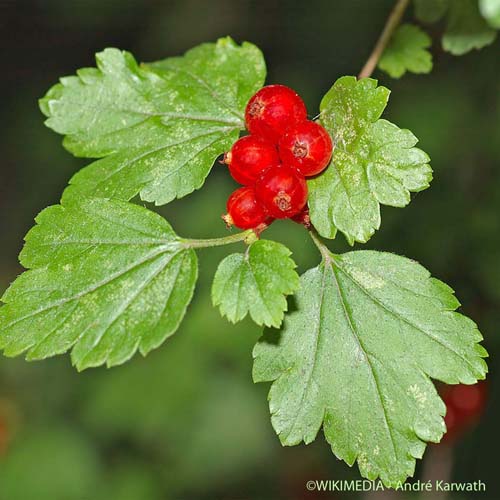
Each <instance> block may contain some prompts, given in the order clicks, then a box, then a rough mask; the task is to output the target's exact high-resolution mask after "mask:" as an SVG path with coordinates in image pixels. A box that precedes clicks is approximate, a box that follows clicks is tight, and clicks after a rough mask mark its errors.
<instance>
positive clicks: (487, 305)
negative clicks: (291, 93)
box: [0, 0, 500, 500]
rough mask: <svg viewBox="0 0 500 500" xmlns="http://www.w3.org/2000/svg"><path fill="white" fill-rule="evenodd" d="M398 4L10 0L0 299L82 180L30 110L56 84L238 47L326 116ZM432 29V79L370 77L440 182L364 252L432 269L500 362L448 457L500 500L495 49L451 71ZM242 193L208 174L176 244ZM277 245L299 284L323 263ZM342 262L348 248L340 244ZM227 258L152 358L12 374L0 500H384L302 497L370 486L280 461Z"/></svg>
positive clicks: (5, 3) (312, 451)
mask: <svg viewBox="0 0 500 500" xmlns="http://www.w3.org/2000/svg"><path fill="white" fill-rule="evenodd" d="M392 3H393V2H392V0H339V1H336V0H309V1H304V0H286V1H285V0H281V1H280V0H266V1H251V0H243V1H239V0H210V1H204V0H172V1H160V0H73V1H71V2H68V1H67V0H31V1H29V0H0V50H1V55H2V71H1V77H0V87H1V96H2V104H1V106H0V130H1V133H0V238H1V247H0V288H1V289H2V290H3V289H4V288H5V287H6V286H7V285H8V284H9V283H10V282H11V281H12V280H14V278H15V277H16V275H17V274H18V273H20V272H21V268H20V266H19V264H18V261H17V254H18V252H19V251H20V249H21V247H22V238H23V236H24V234H25V233H26V231H27V230H28V229H29V228H30V227H31V226H32V225H33V218H34V216H35V215H36V214H37V213H38V212H39V211H40V210H41V209H42V208H44V207H45V206H47V205H50V204H54V203H57V202H58V200H59V196H60V193H61V192H62V190H63V188H64V187H65V185H66V183H67V181H68V179H69V177H70V176H71V175H72V174H73V173H74V172H75V171H76V170H77V169H78V168H80V167H82V166H83V165H84V164H85V161H82V160H77V159H74V158H72V157H71V156H70V155H69V154H68V153H66V152H65V151H64V150H63V149H62V147H61V144H60V141H61V138H60V137H58V136H56V135H55V134H54V133H52V132H51V131H49V130H48V129H47V128H45V127H44V126H43V117H42V115H41V113H40V112H39V111H38V107H37V99H38V98H39V97H41V96H42V95H43V94H44V93H45V91H46V90H47V89H48V88H49V87H50V86H51V85H52V84H53V83H55V82H56V80H57V78H58V77H60V76H62V75H66V74H71V73H73V72H74V71H75V70H76V69H77V68H79V67H82V66H92V65H94V59H93V54H94V53H95V52H97V51H99V50H101V49H102V48H104V47H107V46H115V47H120V48H123V49H127V50H130V51H132V52H133V53H134V54H135V55H136V57H137V58H138V59H139V60H142V61H152V60H156V59H160V58H164V57H166V56H169V55H178V54H180V53H182V52H184V51H185V50H187V49H189V48H190V47H192V46H193V45H196V44H198V43H201V42H204V41H213V40H215V39H216V38H218V37H220V36H225V35H231V36H232V37H233V38H235V39H236V40H237V41H243V40H249V41H252V42H254V43H255V44H257V45H258V46H259V47H260V48H261V49H262V50H263V51H264V54H265V56H266V59H267V64H268V69H269V75H268V82H270V83H278V82H279V83H284V84H286V85H289V86H291V87H293V88H295V89H296V90H297V91H298V92H299V93H301V94H302V95H303V96H304V98H305V100H306V103H307V104H308V108H309V112H310V114H311V115H315V114H316V113H317V107H318V103H319V100H320V98H321V96H322V95H323V94H324V93H325V92H326V90H328V88H329V86H330V85H331V84H332V83H333V81H334V80H335V79H336V78H337V77H339V76H341V75H344V74H357V72H358V71H359V69H360V68H361V66H362V64H363V62H364V60H365V59H366V57H367V55H368V54H369V51H370V50H371V47H372V45H373V43H374V42H375V40H376V38H377V37H378V34H379V32H380V30H381V28H382V26H383V24H384V22H385V18H386V16H387V14H388V12H389V10H390V8H391V6H392ZM407 15H408V17H409V18H410V17H411V9H410V11H409V12H408V14H407ZM440 31H441V27H440V26H435V27H432V29H431V34H432V35H433V38H434V44H433V53H434V56H435V69H434V71H433V72H432V74H431V75H429V76H411V75H410V76H405V77H404V78H403V79H402V80H401V81H396V80H391V79H390V78H389V77H387V76H386V75H384V74H381V73H379V72H376V74H375V76H376V77H377V78H379V80H380V82H381V83H382V84H384V85H386V86H388V87H389V88H390V89H391V90H392V96H391V100H390V104H389V106H388V109H387V112H386V115H385V116H386V118H388V119H389V120H392V121H394V122H395V123H397V124H398V125H399V126H401V127H407V128H409V129H411V130H412V131H413V132H414V133H415V134H416V135H417V137H419V138H420V146H421V147H422V148H423V149H424V150H425V151H427V152H428V153H429V154H430V156H431V158H432V166H433V168H434V171H435V180H434V182H433V184H432V187H431V189H429V190H428V191H425V192H423V193H420V194H418V195H417V196H415V197H414V200H413V202H412V203H411V205H410V206H409V207H408V208H406V209H405V210H401V209H393V208H383V209H382V212H383V213H382V222H383V223H382V229H381V230H380V231H379V232H377V234H376V235H375V236H374V237H373V238H372V240H371V241H370V242H369V244H368V245H366V246H368V247H370V248H377V249H380V250H387V251H391V252H396V253H399V254H402V255H406V256H408V257H412V258H415V259H417V260H418V261H420V262H421V263H422V264H423V265H425V266H426V267H427V268H428V269H429V270H431V271H432V273H433V274H434V275H435V276H437V277H438V278H440V279H443V280H444V281H446V282H447V283H449V284H450V285H451V286H452V287H453V288H454V289H455V290H456V291H457V295H458V297H459V298H460V300H461V301H462V303H463V308H462V310H463V311H464V312H465V313H466V314H468V315H470V316H471V317H472V318H473V319H474V320H475V321H476V322H478V323H479V325H480V328H481V330H482V332H483V334H484V336H485V339H486V340H485V345H486V347H487V349H488V350H489V352H490V356H491V357H490V371H491V374H490V377H489V389H490V391H489V394H490V396H489V401H488V407H487V410H486V413H485V414H484V416H483V418H482V420H481V422H480V425H478V426H477V427H476V428H475V429H473V430H472V431H471V432H470V433H469V434H468V435H467V436H465V437H464V438H463V439H462V440H461V441H460V442H459V443H458V444H457V445H456V446H455V447H454V449H453V455H454V460H453V471H452V479H453V480H454V481H473V480H476V479H481V480H483V481H485V482H486V483H487V492H486V493H482V494H479V495H478V498H491V499H498V498H500V486H499V480H498V447H499V445H500V439H499V435H500V434H499V431H498V421H497V419H498V418H499V416H500V408H499V407H500V401H499V398H498V394H497V393H498V389H497V386H498V378H497V372H498V369H497V367H498V359H499V357H498V351H499V349H500V342H499V338H500V337H499V335H498V325H499V324H500V309H499V304H500V255H499V251H498V248H499V246H500V217H499V215H500V162H499V157H500V111H499V104H500V83H499V82H500V78H499V76H500V58H499V57H498V56H499V47H500V43H499V41H498V40H497V42H496V43H495V44H494V45H493V46H490V47H488V48H486V49H484V50H482V51H480V52H473V53H470V54H468V55H467V56H464V57H461V58H456V57H453V56H451V55H449V54H445V53H443V52H442V51H441V49H440V46H439V34H440ZM232 189H234V184H233V183H232V181H231V180H230V178H229V176H228V175H227V173H226V172H225V171H224V169H222V168H220V167H219V168H218V167H215V168H214V171H213V173H212V174H211V175H210V177H209V179H208V181H207V183H206V185H205V188H204V189H203V190H201V191H198V192H196V193H194V194H193V195H191V196H189V197H188V198H187V199H183V200H180V201H176V202H174V203H171V204H170V205H168V206H166V207H163V208H161V209H160V211H161V213H162V214H163V215H165V216H166V217H167V218H168V220H169V221H170V222H171V223H172V224H173V226H174V228H175V229H176V230H177V232H178V233H179V234H181V235H183V236H190V237H210V236H214V235H217V234H220V235H224V234H225V231H226V230H225V228H224V226H223V223H222V221H221V220H220V214H221V213H222V212H223V211H224V206H225V200H226V198H227V196H228V194H229V193H230V192H231V190H232ZM267 237H269V238H273V237H275V238H279V239H281V241H283V242H284V243H285V244H287V245H288V246H289V247H290V248H291V249H292V250H293V252H294V258H295V260H296V261H297V263H298V264H299V268H300V270H301V271H304V270H305V269H307V268H308V267H311V266H312V265H315V264H316V263H317V261H318V255H317V253H316V251H315V250H314V249H313V248H312V246H311V244H310V243H309V241H308V238H307V235H306V234H305V232H304V231H303V230H302V228H300V227H299V226H297V225H294V224H293V223H291V222H282V223H279V224H275V225H274V226H273V227H272V228H271V230H269V233H268V236H267ZM331 247H332V248H334V249H335V250H345V249H347V246H346V244H345V241H344V240H343V238H342V237H341V236H339V237H338V238H337V240H336V241H334V242H333V243H332V245H331ZM357 247H361V245H357ZM231 250H233V251H234V249H227V248H223V249H213V250H204V251H203V252H202V253H201V254H200V275H201V276H200V280H199V285H198V288H197V293H196V296H195V299H194V301H193V303H192V305H191V306H190V308H189V311H188V314H187V317H186V320H185V321H184V323H183V324H182V326H181V328H180V329H179V331H178V332H177V334H176V335H175V336H174V337H173V338H172V339H171V340H169V341H167V342H166V343H165V344H164V345H163V346H162V347H161V348H159V349H158V350H157V351H156V352H154V353H152V354H151V355H149V356H148V357H147V358H145V359H143V358H141V357H139V356H136V357H135V359H134V360H133V361H132V362H130V363H128V364H126V365H125V366H121V367H118V368H113V369H111V370H107V369H104V368H99V369H93V370H89V371H86V372H84V373H82V374H77V373H76V371H75V370H74V369H72V367H71V366H70V361H69V357H68V356H64V357H59V358H55V359H50V360H47V361H43V362H37V363H26V362H25V361H23V360H17V359H5V358H0V423H2V422H3V427H5V430H4V431H2V425H0V500H87V499H92V500H101V499H102V500H105V499H106V500H109V499H114V500H168V499H182V500H184V499H194V500H196V499H200V500H202V499H238V500H246V499H276V500H279V499H301V498H356V497H363V495H364V498H375V497H377V498H380V497H381V495H378V496H377V495H373V494H362V493H360V494H355V493H339V492H337V493H331V494H330V493H316V494H314V493H308V492H307V491H306V488H305V482H306V480H308V479H348V478H358V477H359V476H358V472H357V469H356V468H353V469H350V468H349V467H347V466H346V465H345V464H344V463H343V462H340V461H338V460H337V459H336V458H335V457H334V456H333V455H332V454H331V452H330V451H329V448H328V446H327V445H326V444H325V442H324V440H323V437H322V436H321V435H320V436H319V437H318V439H317V441H316V442H315V443H314V444H312V445H309V446H298V447H294V448H281V446H280V444H279V441H278V439H277V437H276V436H275V435H274V433H273V430H272V428H271V424H270V420H269V416H268V409H267V402H266V394H267V390H268V387H267V386H265V385H258V386H256V385H254V384H253V383H252V380H251V362H252V360H251V350H252V346H253V344H254V343H255V341H256V339H257V338H258V336H259V335H260V332H259V328H257V327H256V326H254V325H253V324H252V323H251V322H249V321H246V322H243V323H240V324H238V325H236V326H234V325H230V324H228V323H227V322H226V321H225V320H223V319H221V318H220V317H219V313H218V311H217V310H214V309H213V308H212V306H211V303H210V295H209V293H210V283H211V279H212V277H213V274H214V271H215V268H216V265H217V263H218V262H219V261H220V260H221V258H222V257H223V256H224V255H225V254H226V253H227V252H228V251H231ZM2 436H3V437H2ZM5 437H6V439H5ZM424 462H425V460H424ZM421 475H422V464H419V465H418V466H417V475H416V477H421ZM385 495H386V496H385V497H387V498H388V497H389V496H390V497H391V498H403V497H402V495H401V494H398V495H397V496H394V495H392V496H391V495H388V493H386V494H385ZM473 497H474V495H473V494H470V493H467V494H466V496H463V497H462V498H473ZM428 498H430V496H428ZM453 498H460V496H454V497H453Z"/></svg>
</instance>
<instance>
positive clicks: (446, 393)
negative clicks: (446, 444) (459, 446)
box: [442, 382, 486, 441]
mask: <svg viewBox="0 0 500 500" xmlns="http://www.w3.org/2000/svg"><path fill="white" fill-rule="evenodd" d="M442 398H443V401H444V402H445V404H446V417H445V424H446V428H447V433H446V435H445V438H446V441H453V440H455V439H457V438H458V437H460V436H461V435H462V434H463V433H464V432H465V431H466V430H467V429H469V428H470V427H471V426H473V425H474V424H475V423H476V422H477V420H478V419H479V417H480V416H481V414H482V413H483V411H484V408H485V406H486V384H485V383H484V382H478V383H477V384H474V385H465V384H457V385H453V386H450V387H446V389H444V390H443V391H442Z"/></svg>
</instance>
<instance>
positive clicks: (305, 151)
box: [279, 120, 333, 177]
mask: <svg viewBox="0 0 500 500" xmlns="http://www.w3.org/2000/svg"><path fill="white" fill-rule="evenodd" d="M332 151H333V143H332V139H331V137H330V134H329V133H328V132H327V131H326V130H325V129H324V128H323V127H322V126H321V125H320V124H319V123H316V122H313V121H309V120H305V121H302V122H300V123H296V124H295V125H292V126H291V127H290V128H289V129H288V130H287V131H286V132H285V134H284V135H283V137H282V138H281V139H280V141H279V154H280V157H281V161H282V162H283V163H284V164H285V165H290V166H292V167H295V168H296V169H297V170H299V171H300V172H301V173H302V175H305V176H306V177H309V176H311V175H317V174H319V173H320V172H322V171H323V170H324V169H325V168H326V167H327V166H328V163H330V158H331V157H332Z"/></svg>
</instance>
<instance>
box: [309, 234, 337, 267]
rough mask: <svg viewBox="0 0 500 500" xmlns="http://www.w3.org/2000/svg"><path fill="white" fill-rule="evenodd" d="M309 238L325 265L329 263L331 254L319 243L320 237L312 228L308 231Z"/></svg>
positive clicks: (321, 242)
mask: <svg viewBox="0 0 500 500" xmlns="http://www.w3.org/2000/svg"><path fill="white" fill-rule="evenodd" d="M309 236H310V237H311V239H312V240H313V243H314V244H315V245H316V248H317V249H318V250H319V251H320V253H321V257H322V259H323V261H324V262H325V263H328V262H331V260H332V253H331V252H330V250H329V248H328V247H327V246H326V245H325V244H324V243H323V241H321V237H320V235H319V234H318V232H317V231H316V229H314V228H312V227H311V228H310V229H309Z"/></svg>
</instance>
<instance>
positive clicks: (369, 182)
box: [308, 76, 432, 244]
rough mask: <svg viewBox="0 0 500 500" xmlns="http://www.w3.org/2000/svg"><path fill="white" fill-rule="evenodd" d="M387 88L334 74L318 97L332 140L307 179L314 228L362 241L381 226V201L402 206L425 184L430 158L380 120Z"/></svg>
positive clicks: (408, 136)
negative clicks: (326, 158)
mask: <svg viewBox="0 0 500 500" xmlns="http://www.w3.org/2000/svg"><path fill="white" fill-rule="evenodd" d="M388 98H389V90H388V89H386V88H385V87H377V81H376V80H373V79H371V78H364V79H361V80H356V78H355V77H353V76H344V77H342V78H339V79H338V80H337V81H336V82H335V84H334V85H333V87H332V88H331V89H330V90H329V91H328V93H327V94H326V95H325V97H324V98H323V100H322V101H321V107H320V108H321V122H322V124H323V125H324V126H325V127H326V129H327V130H328V131H329V133H330V134H331V136H332V138H333V141H334V143H335V150H334V152H333V157H332V161H331V163H330V166H329V167H328V168H327V170H326V171H325V172H324V173H323V174H322V175H320V176H318V177H316V178H314V179H311V180H310V181H309V182H308V185H309V208H310V214H311V220H312V223H313V225H314V227H315V228H316V229H317V230H318V232H319V233H320V234H321V235H322V236H324V237H326V238H334V237H335V235H336V232H337V229H338V230H340V231H342V232H343V233H344V234H345V236H346V238H347V241H348V242H349V243H350V244H353V243H354V242H355V241H359V242H362V243H364V242H366V241H368V240H369V239H370V237H371V236H372V235H373V233H374V232H375V230H376V229H378V228H379V227H380V204H381V203H382V204H384V205H390V206H394V207H403V206H405V205H407V204H408V203H409V201H410V191H413V192H416V191H422V190H423V189H426V188H427V187H428V186H429V182H430V181H431V179H432V170H431V168H430V166H429V164H428V162H429V157H428V156H427V155H426V154H425V153H424V152H423V151H421V150H420V149H417V148H415V147H414V146H415V144H416V143H417V138H416V137H415V136H414V135H413V134H412V133H411V132H410V131H409V130H403V129H400V128H398V127H397V126H396V125H393V124H392V123H390V122H388V121H386V120H379V118H380V116H381V114H382V112H383V110H384V108H385V106H386V104H387V101H388Z"/></svg>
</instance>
